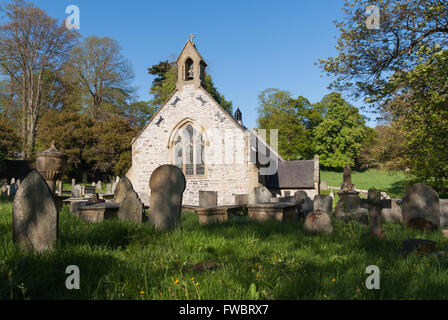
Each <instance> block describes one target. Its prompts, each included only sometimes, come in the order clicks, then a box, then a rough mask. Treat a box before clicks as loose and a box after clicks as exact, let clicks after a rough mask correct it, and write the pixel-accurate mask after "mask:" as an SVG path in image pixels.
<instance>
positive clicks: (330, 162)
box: [313, 92, 368, 168]
mask: <svg viewBox="0 0 448 320" xmlns="http://www.w3.org/2000/svg"><path fill="white" fill-rule="evenodd" d="M319 105H320V106H319V108H321V110H325V114H324V120H323V121H322V122H321V123H320V124H319V125H318V126H317V127H316V128H315V130H314V132H313V134H314V140H315V147H316V153H317V154H318V155H319V156H320V160H321V164H322V165H323V166H325V167H329V168H343V167H344V166H346V165H350V166H354V165H355V164H356V160H357V158H358V157H359V155H360V153H361V148H362V146H363V142H364V139H365V138H366V136H367V133H368V131H367V127H366V125H365V120H364V118H363V117H362V116H361V115H360V114H359V111H358V109H357V108H356V107H354V106H352V105H351V104H349V103H348V102H347V101H345V100H344V99H343V98H342V97H341V94H339V93H335V92H333V93H330V94H329V95H327V96H325V97H324V98H323V99H322V101H321V102H320V103H319Z"/></svg>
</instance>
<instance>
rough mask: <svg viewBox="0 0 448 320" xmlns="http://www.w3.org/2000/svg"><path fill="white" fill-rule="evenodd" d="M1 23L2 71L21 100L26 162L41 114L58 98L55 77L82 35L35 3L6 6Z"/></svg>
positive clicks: (18, 1)
mask: <svg viewBox="0 0 448 320" xmlns="http://www.w3.org/2000/svg"><path fill="white" fill-rule="evenodd" d="M4 12H5V16H6V20H5V21H4V22H2V23H0V69H1V72H2V73H5V74H6V75H7V76H8V77H9V81H10V85H11V86H12V87H14V88H16V93H17V95H18V96H19V97H20V103H21V112H20V121H21V130H20V135H21V137H22V148H21V149H22V150H21V151H22V152H21V157H22V159H28V158H29V157H30V156H31V153H32V152H33V149H34V145H35V137H36V132H37V123H38V117H39V112H40V111H41V109H42V107H43V106H45V105H46V104H48V103H50V100H51V99H53V98H54V90H53V88H54V85H55V83H56V81H57V77H55V76H54V73H55V72H57V71H58V70H60V69H61V66H62V63H63V62H64V61H65V59H66V58H67V55H68V53H69V52H70V50H71V48H72V46H73V44H74V41H75V39H76V38H77V36H78V34H77V33H75V32H72V31H69V30H68V29H67V28H66V27H65V26H64V25H62V24H60V25H59V24H58V23H57V20H56V19H53V18H51V17H50V16H48V15H47V14H46V13H45V12H44V11H42V10H41V9H39V8H37V7H35V6H34V5H32V4H31V3H26V2H24V1H20V0H17V1H14V2H12V3H8V4H6V5H5V6H4Z"/></svg>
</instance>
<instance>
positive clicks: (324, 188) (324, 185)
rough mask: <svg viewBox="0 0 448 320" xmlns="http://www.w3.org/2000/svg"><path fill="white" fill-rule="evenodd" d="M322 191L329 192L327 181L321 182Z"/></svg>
mask: <svg viewBox="0 0 448 320" xmlns="http://www.w3.org/2000/svg"><path fill="white" fill-rule="evenodd" d="M320 190H328V185H327V181H325V180H323V181H321V182H320Z"/></svg>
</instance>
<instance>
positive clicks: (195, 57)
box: [176, 35, 207, 90]
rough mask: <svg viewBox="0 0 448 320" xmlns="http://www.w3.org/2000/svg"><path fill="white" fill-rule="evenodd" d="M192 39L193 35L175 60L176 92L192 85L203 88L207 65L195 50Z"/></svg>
mask: <svg viewBox="0 0 448 320" xmlns="http://www.w3.org/2000/svg"><path fill="white" fill-rule="evenodd" d="M193 39H194V35H191V36H190V38H189V39H188V41H187V43H186V44H185V47H184V49H183V50H182V52H181V53H180V55H179V58H178V59H177V69H178V71H177V72H178V74H177V84H176V87H177V89H178V90H181V89H182V88H183V86H186V85H194V87H195V88H199V87H201V86H202V87H205V68H206V67H207V64H206V63H205V62H204V59H202V57H201V55H200V54H199V52H198V50H197V49H196V46H195V44H194V41H193Z"/></svg>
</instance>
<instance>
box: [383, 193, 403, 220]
mask: <svg viewBox="0 0 448 320" xmlns="http://www.w3.org/2000/svg"><path fill="white" fill-rule="evenodd" d="M390 202H391V206H390V208H383V209H381V216H382V219H383V220H384V221H385V222H389V221H397V222H402V221H403V214H402V213H401V206H400V204H401V199H391V200H390Z"/></svg>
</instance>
